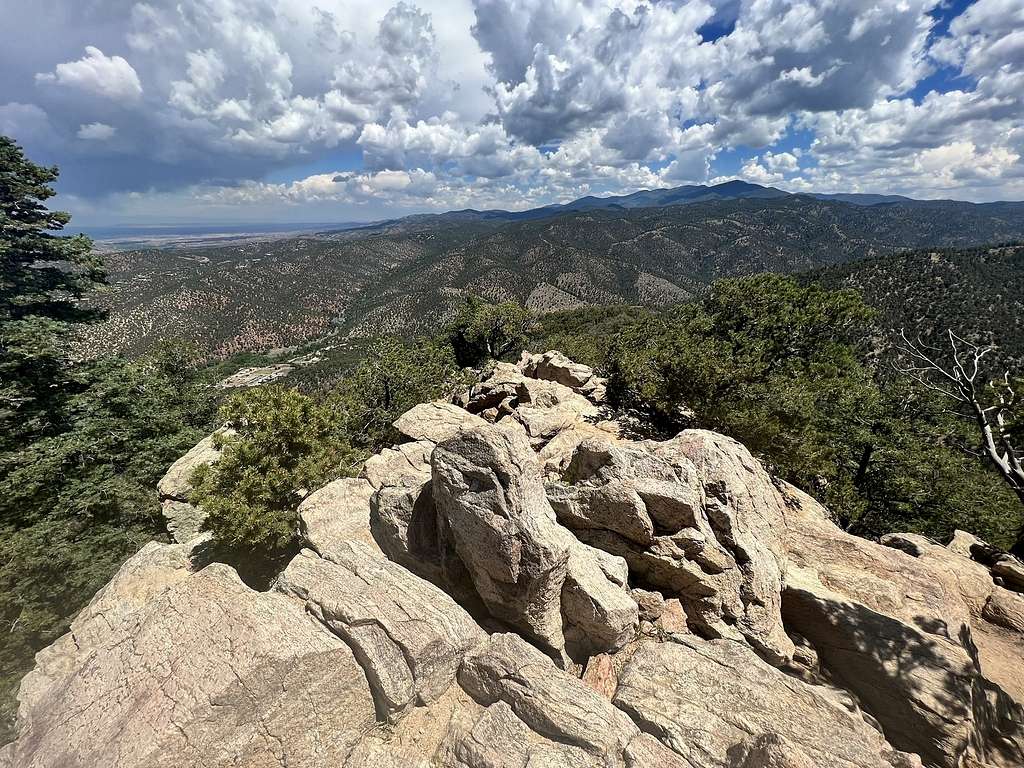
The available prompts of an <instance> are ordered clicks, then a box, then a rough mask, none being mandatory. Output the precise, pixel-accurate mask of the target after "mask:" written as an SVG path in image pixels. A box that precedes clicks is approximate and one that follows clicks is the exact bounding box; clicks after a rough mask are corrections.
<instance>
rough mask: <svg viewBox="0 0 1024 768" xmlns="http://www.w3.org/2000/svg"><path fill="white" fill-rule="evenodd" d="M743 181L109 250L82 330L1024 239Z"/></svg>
mask: <svg viewBox="0 0 1024 768" xmlns="http://www.w3.org/2000/svg"><path fill="white" fill-rule="evenodd" d="M749 187H756V185H746V186H741V185H739V184H737V185H733V186H731V187H728V188H727V189H726V190H725V191H726V192H727V191H730V190H731V191H732V192H734V193H736V194H744V195H745V194H751V195H754V196H747V197H733V198H723V197H716V198H714V199H702V200H697V201H693V200H690V201H689V202H685V203H681V204H666V205H645V206H642V207H626V206H624V205H619V204H615V205H614V206H613V207H591V208H585V209H584V210H568V211H562V212H557V213H554V214H550V213H549V214H548V215H545V216H539V217H525V218H518V219H514V220H506V219H504V218H502V217H501V216H500V215H498V213H495V212H489V213H480V212H471V211H460V212H451V213H447V214H439V215H429V216H410V217H406V218H404V219H397V220H394V221H388V222H384V223H381V224H377V225H371V226H364V227H359V228H354V229H349V230H343V231H328V232H322V233H319V234H316V235H305V236H301V237H294V238H285V239H277V240H273V241H266V242H261V241H256V242H245V243H242V244H236V245H230V246H223V247H212V246H203V247H200V248H176V249H144V250H133V251H125V252H120V253H117V254H114V255H112V256H111V258H110V259H108V263H109V271H110V275H111V283H112V285H111V289H110V290H109V291H108V292H107V293H106V294H105V295H103V296H102V297H101V298H100V300H99V301H100V303H101V304H102V305H103V306H104V307H105V308H107V309H108V311H109V314H110V317H109V319H108V320H107V321H106V322H104V323H103V324H101V325H98V326H96V327H94V328H92V329H91V330H90V331H89V332H88V334H87V336H86V338H85V340H84V342H83V344H82V353H83V354H85V355H89V354H93V353H95V352H97V351H100V350H111V349H113V350H118V351H123V352H125V353H127V354H138V353H139V352H142V351H144V350H145V349H147V348H148V347H150V346H151V345H152V344H153V343H155V342H156V341H157V340H159V339H161V338H166V337H168V336H174V337H183V338H186V339H189V340H191V341H193V342H195V343H196V344H198V345H199V346H200V347H201V348H202V349H204V350H205V351H206V352H207V353H208V354H210V355H211V356H214V357H223V356H226V355H229V354H231V353H233V352H237V351H243V350H256V349H266V348H270V347H285V346H292V345H295V344H300V343H302V342H304V341H307V340H309V339H313V338H316V337H318V336H323V335H324V334H326V333H328V332H336V333H338V334H341V335H343V336H346V337H349V338H363V337H369V336H375V335H378V334H380V333H398V334H410V333H415V332H418V331H424V330H431V329H434V328H436V327H438V326H439V325H441V324H442V323H443V322H444V321H445V320H446V319H447V318H448V317H449V316H450V314H451V312H452V311H453V309H454V307H455V306H456V305H457V304H458V303H459V302H460V301H461V298H462V296H463V295H464V294H465V293H467V292H473V293H477V294H480V295H483V296H486V297H488V298H490V299H493V300H506V299H511V300H516V301H519V302H522V303H524V304H526V305H527V306H529V307H531V308H532V309H535V310H537V311H542V312H543V311H549V310H557V309H567V308H572V307H578V306H588V305H602V304H615V303H628V304H644V305H650V306H661V305H665V304H670V303H673V302H677V301H680V300H684V299H686V298H687V297H689V296H692V295H693V294H694V293H696V292H698V291H700V290H701V289H702V288H703V287H704V286H706V285H708V284H709V283H710V282H712V281H714V280H716V279H718V278H721V277H727V276H734V275H742V274H750V273H755V272H763V271H775V272H801V271H806V270H811V269H817V268H822V267H833V266H837V265H842V264H846V263H849V262H854V261H859V260H862V259H866V258H871V257H884V256H887V255H891V254H896V253H900V252H902V251H906V250H910V249H920V248H924V247H930V248H965V247H971V246H977V245H982V244H991V243H1000V242H1008V241H1014V240H1020V239H1024V204H1020V203H992V204H986V205H975V204H971V203H960V202H953V201H939V202H931V203H927V202H922V201H913V202H912V203H908V204H903V203H892V202H886V203H881V204H875V205H856V204H852V203H849V202H842V201H836V200H822V199H817V198H814V197H810V196H806V195H789V194H786V193H782V192H779V191H778V190H774V191H772V190H770V188H764V187H756V188H754V189H749ZM689 189H691V191H692V190H693V189H696V188H689ZM703 189H704V190H705V192H701V193H700V194H702V195H703V194H705V193H706V190H707V189H709V188H703ZM711 189H714V188H711ZM665 192H669V193H672V192H678V190H675V191H673V190H668V191H665ZM775 192H779V194H778V195H776V194H774V193H775ZM638 194H644V193H638ZM715 194H717V195H721V194H723V191H722V190H720V191H719V192H716V193H715ZM780 195H781V196H780ZM577 202H580V201H577ZM647 202H650V199H647ZM581 204H582V203H581Z"/></svg>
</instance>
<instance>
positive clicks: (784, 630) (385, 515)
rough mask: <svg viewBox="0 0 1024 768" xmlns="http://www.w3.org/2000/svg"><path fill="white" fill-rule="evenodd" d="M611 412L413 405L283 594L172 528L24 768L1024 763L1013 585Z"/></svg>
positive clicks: (585, 394) (322, 507)
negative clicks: (630, 428) (859, 532)
mask: <svg viewBox="0 0 1024 768" xmlns="http://www.w3.org/2000/svg"><path fill="white" fill-rule="evenodd" d="M603 389H604V382H603V381H602V380H601V379H600V378H599V377H598V376H596V375H595V374H594V371H593V370H591V369H589V368H587V367H586V366H581V365H578V364H576V363H573V362H572V361H569V360H567V359H566V358H565V357H564V356H562V355H560V354H559V353H555V352H547V353H544V354H540V355H529V354H524V356H523V358H522V360H521V361H520V364H519V365H518V366H515V365H509V364H499V365H497V366H496V367H495V368H494V369H493V370H491V371H490V372H489V373H488V374H487V375H486V377H485V378H484V379H483V381H481V382H479V383H478V384H476V385H474V386H473V387H472V388H470V389H469V391H468V392H466V393H465V394H464V395H462V396H460V397H458V398H456V400H455V401H453V402H436V403H427V404H424V405H420V406H416V407H415V408H413V409H412V410H410V411H409V412H408V413H406V414H404V415H403V416H402V417H401V418H400V419H398V421H397V422H396V428H397V430H398V432H399V433H400V434H401V435H403V437H404V438H405V439H406V442H402V443H400V444H399V445H396V446H393V447H391V448H387V449H384V450H382V451H381V452H380V453H378V454H377V455H375V456H373V457H371V458H370V459H369V460H368V461H367V462H366V463H365V465H364V466H363V468H362V470H361V471H360V473H359V476H358V477H355V478H344V479H341V480H336V481H334V482H332V483H329V484H328V485H326V486H324V487H323V488H321V489H319V490H316V491H315V492H313V493H311V494H310V495H309V496H308V497H307V498H306V500H305V501H304V502H303V503H302V504H301V505H300V506H299V508H298V510H297V518H298V521H297V522H298V533H299V535H300V537H301V540H302V544H303V548H302V549H301V551H299V552H298V554H296V555H295V556H294V557H293V558H292V559H291V561H290V562H289V563H288V564H287V565H286V567H284V568H283V570H282V571H281V572H280V573H279V574H278V575H277V577H276V579H274V580H273V583H272V584H271V586H270V588H269V589H268V590H267V591H265V592H260V591H255V590H253V589H251V588H250V587H248V586H246V585H245V584H243V583H242V581H241V580H240V579H239V578H238V576H237V574H236V573H235V571H234V570H233V569H232V568H230V567H229V566H227V565H224V564H221V563H217V562H208V559H209V558H210V557H212V556H213V555H212V554H211V552H212V548H210V547H208V546H207V537H206V536H198V537H197V536H194V535H193V533H195V532H196V531H198V524H197V525H196V526H195V530H194V531H186V530H185V526H183V525H182V524H180V523H175V524H174V525H175V528H174V531H173V532H174V533H175V534H176V536H178V537H179V538H189V539H190V541H189V543H187V544H183V543H178V544H157V543H151V544H148V545H147V546H145V547H144V548H143V549H142V550H141V551H140V552H139V553H138V554H136V555H135V556H134V557H133V558H131V559H130V560H128V561H127V562H126V563H125V564H124V566H123V567H122V568H121V570H120V571H119V572H118V574H117V575H116V576H115V577H114V578H113V580H112V581H111V582H110V583H109V584H108V585H107V586H106V587H104V588H103V589H102V590H101V591H100V592H99V593H97V595H96V597H95V598H94V599H93V601H92V602H91V603H90V604H89V605H88V606H87V607H86V608H85V609H84V610H83V611H82V613H81V614H80V615H79V616H78V617H77V618H76V619H75V621H74V623H73V624H72V627H71V631H70V632H69V633H68V634H67V635H65V636H64V637H62V638H61V639H60V640H58V641H57V642H56V643H54V644H53V645H52V646H50V647H49V648H47V649H44V650H43V651H41V652H40V653H39V654H38V656H37V660H36V662H37V663H36V668H35V669H34V670H33V671H32V672H31V673H30V674H29V675H28V676H26V677H25V679H24V681H23V683H22V686H21V692H20V695H19V704H20V708H19V716H18V739H17V740H16V741H15V742H14V743H13V744H10V745H8V746H7V747H5V748H3V749H0V766H3V768H14V767H15V766H17V768H93V767H94V766H104V768H136V767H138V768H143V766H145V767H146V768H150V767H151V766H156V767H157V768H159V767H160V766H167V767H168V768H170V766H174V767H175V768H178V767H182V768H200V767H202V768H222V767H223V768H227V767H228V766H233V767H237V766H245V767H248V766H260V767H262V766H268V767H271V766H272V767H274V768H278V767H279V766H289V768H307V767H308V768H321V767H322V768H328V767H330V768H513V767H514V768H542V767H544V766H551V767H552V768H554V766H569V767H570V768H573V767H578V768H832V767H833V766H834V767H836V768H916V767H920V766H938V767H940V768H1011V767H1013V768H1017V767H1019V766H1020V765H1024V710H1022V708H1021V703H1022V702H1024V664H1022V663H1021V659H1022V656H1024V595H1022V594H1021V593H1020V592H1019V590H1018V585H1019V584H1020V582H1019V581H1017V573H1018V572H1017V566H1018V565H1019V563H1018V562H1017V561H1016V560H1014V559H1012V558H1010V557H1009V556H1007V555H1005V554H1004V553H1001V552H998V551H997V550H994V549H993V548H992V547H989V546H988V545H987V544H985V543H984V542H981V541H979V540H977V539H974V538H973V537H971V536H970V535H969V534H966V533H963V532H958V533H957V536H956V537H954V540H953V542H951V544H950V545H949V546H948V547H943V546H940V545H938V544H936V543H935V542H932V541H929V540H928V539H925V538H923V537H920V536H915V535H911V534H894V535H890V536H887V537H885V539H884V540H883V543H875V542H871V541H867V540H865V539H861V538H857V537H855V536H851V535H849V534H847V533H845V532H843V531H841V530H840V529H839V528H837V527H836V526H835V525H834V524H833V523H832V522H831V521H830V520H829V517H828V514H827V512H826V511H825V510H824V509H822V508H821V507H820V506H819V505H818V504H817V503H816V502H815V501H814V500H813V499H811V498H810V497H808V496H806V495H805V494H803V493H801V492H800V491H798V490H796V489H795V488H792V487H790V486H787V485H786V484H784V483H781V482H778V481H775V480H773V479H772V478H771V477H769V475H768V474H767V472H766V471H765V470H764V468H763V467H762V466H761V464H760V463H759V462H758V461H757V460H756V459H755V458H754V457H752V456H751V455H750V453H749V452H748V451H747V450H746V449H745V448H744V447H743V446H741V445H739V444H738V443H736V442H735V441H733V440H730V439H728V438H725V437H723V436H721V435H717V434H714V433H711V432H705V431H701V430H686V431H684V432H682V433H680V434H679V435H677V436H676V437H674V438H672V439H670V440H664V441H653V440H629V439H625V438H624V437H623V436H622V434H621V433H620V430H619V429H618V426H617V424H616V422H615V421H614V420H613V419H610V418H609V417H610V416H612V415H613V414H610V413H609V412H608V411H607V408H606V407H605V406H604V405H602V403H603ZM212 460H216V455H215V452H214V451H213V450H212V440H210V439H208V440H207V441H204V443H201V444H200V445H199V446H197V447H196V449H194V450H193V451H191V452H190V453H189V454H188V455H187V456H186V457H183V459H182V460H181V461H180V462H178V463H176V464H175V466H174V467H173V468H172V470H171V471H170V472H168V475H167V477H165V479H164V481H162V482H161V488H160V490H161V493H162V494H163V496H164V498H165V503H170V502H174V503H176V504H186V505H187V494H188V485H187V481H188V475H189V473H190V472H191V469H192V468H194V467H195V466H197V465H198V464H200V463H204V462H207V461H212Z"/></svg>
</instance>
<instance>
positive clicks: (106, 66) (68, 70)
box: [36, 45, 142, 101]
mask: <svg viewBox="0 0 1024 768" xmlns="http://www.w3.org/2000/svg"><path fill="white" fill-rule="evenodd" d="M36 80H38V81H39V82H44V83H56V84H57V85H63V86H66V87H68V88H77V89H79V90H82V91H86V92H88V93H94V94H97V95H99V96H104V97H106V98H108V99H124V100H126V101H135V100H137V99H138V98H139V97H141V96H142V83H141V82H139V76H138V74H136V72H135V69H134V68H132V65H131V64H129V63H128V62H127V61H126V60H125V59H123V58H122V57H120V56H107V55H106V54H104V53H103V51H101V50H100V49H99V48H95V47H93V46H91V45H89V46H86V49H85V56H83V57H82V58H81V59H78V60H77V61H68V62H65V63H63V64H58V65H57V67H56V69H55V70H54V71H53V72H48V73H43V72H41V73H39V74H37V75H36Z"/></svg>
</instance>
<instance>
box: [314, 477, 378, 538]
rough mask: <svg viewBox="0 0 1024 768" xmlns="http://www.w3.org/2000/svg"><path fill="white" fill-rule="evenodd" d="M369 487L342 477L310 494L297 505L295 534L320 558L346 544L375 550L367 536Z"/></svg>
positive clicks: (365, 483)
mask: <svg viewBox="0 0 1024 768" xmlns="http://www.w3.org/2000/svg"><path fill="white" fill-rule="evenodd" d="M372 495H373V486H372V485H370V483H369V482H368V481H367V480H366V479H364V478H361V477H345V478H342V479H340V480H335V481H334V482H332V483H328V484H327V485H325V486H324V487H323V488H321V489H320V490H318V491H316V492H314V493H311V494H310V495H309V496H307V497H306V499H305V500H304V501H303V502H302V503H301V504H300V505H299V509H298V512H299V532H300V534H301V535H302V538H303V539H304V540H305V541H306V543H307V544H308V545H309V546H310V547H311V548H312V549H314V550H316V551H317V552H319V553H320V554H321V555H322V554H324V553H325V552H330V551H333V550H334V549H337V548H338V547H339V546H341V545H342V544H345V543H347V542H350V541H361V542H362V543H364V544H366V545H368V546H370V547H373V548H376V547H377V543H376V542H375V541H374V538H373V536H372V535H371V533H370V497H371V496H372Z"/></svg>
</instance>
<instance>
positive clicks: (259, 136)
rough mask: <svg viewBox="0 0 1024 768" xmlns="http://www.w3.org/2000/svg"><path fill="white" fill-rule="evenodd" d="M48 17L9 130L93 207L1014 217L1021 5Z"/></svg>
mask: <svg viewBox="0 0 1024 768" xmlns="http://www.w3.org/2000/svg"><path fill="white" fill-rule="evenodd" d="M32 5H33V8H36V7H37V6H38V7H37V9H36V10H33V8H29V7H28V5H27V4H26V5H25V7H21V6H19V7H18V8H16V9H15V10H14V14H15V16H16V18H14V19H12V21H14V22H17V23H18V24H22V25H24V24H33V23H34V24H42V23H43V15H44V14H45V15H46V17H47V19H55V21H50V22H47V23H49V24H50V27H48V28H50V29H51V30H52V34H51V35H49V36H48V42H49V45H43V46H32V45H29V43H28V42H25V41H21V40H18V39H12V40H11V41H8V45H6V46H5V47H4V49H0V66H2V67H3V69H4V71H5V74H6V73H9V75H8V77H7V80H8V82H9V83H10V85H9V86H8V89H7V92H6V93H5V97H6V100H7V102H8V103H7V104H6V105H2V106H0V129H3V130H5V131H7V132H10V133H13V134H14V135H15V136H17V137H19V138H22V139H23V140H24V141H25V142H26V143H27V144H28V145H29V149H30V150H31V149H33V148H35V149H38V150H39V151H45V152H46V153H47V156H48V157H54V158H56V159H58V160H60V162H61V165H62V166H63V167H64V174H63V183H64V184H65V185H66V186H65V189H67V190H69V191H72V192H74V193H76V194H78V195H79V196H80V197H81V199H99V198H100V197H102V196H104V195H111V194H116V193H132V194H133V195H136V196H138V195H142V196H149V197H148V199H150V200H156V199H160V200H161V201H165V202H166V203H167V205H172V206H179V207H181V208H182V209H185V208H186V206H185V205H184V203H183V202H182V201H183V200H185V199H195V200H202V201H203V204H204V205H206V206H207V208H209V206H213V208H212V209H211V210H220V211H224V210H228V209H231V208H232V207H234V209H235V210H239V211H241V210H244V209H245V207H246V206H258V205H268V206H269V205H273V204H274V201H276V202H279V203H285V204H286V205H291V206H295V205H300V204H302V205H320V204H322V205H334V206H337V210H339V211H346V210H349V208H350V207H351V209H352V210H354V211H357V212H358V213H359V215H360V216H361V217H362V216H364V215H365V214H364V213H363V212H365V211H367V210H370V209H374V210H377V211H378V212H380V213H385V212H386V213H388V214H394V213H397V212H399V211H402V210H434V209H438V208H443V207H463V206H467V205H468V206H473V207H486V206H488V205H494V206H500V207H505V208H520V207H527V206H529V205H535V204H544V203H549V202H556V201H564V200H568V199H571V198H572V197H575V196H579V195H582V194H605V193H621V192H629V191H633V190H635V189H639V188H643V187H656V186H669V185H675V184H682V183H703V182H708V181H713V180H717V179H719V178H728V177H740V178H745V179H747V180H750V181H755V182H758V183H765V184H773V185H777V186H780V187H783V188H787V189H796V190H811V189H821V190H822V191H838V190H863V191H877V192H890V191H891V192H902V193H905V194H917V195H936V196H940V195H954V194H963V195H965V196H969V197H973V198H976V199H993V198H996V197H1013V196H1018V197H1019V196H1024V188H1022V186H1021V184H1022V176H1024V174H1022V165H1021V164H1022V160H1021V158H1022V157H1024V130H1022V129H1021V125H1024V107H1022V103H1024V100H1022V99H1021V98H1020V94H1021V93H1022V92H1024V7H1022V6H1021V4H1020V3H1019V2H1015V0H977V2H974V3H973V4H971V5H969V6H968V7H967V8H966V9H965V10H963V11H962V12H960V13H959V14H958V15H956V14H955V12H954V11H953V10H952V9H951V8H950V7H948V6H947V4H944V3H941V2H940V0H900V1H899V2H886V3H880V2H877V0H843V1H842V2H824V1H821V0H813V1H812V0H799V1H798V2H794V1H793V0H756V1H754V0H742V1H741V0H673V2H659V1H655V0H585V1H584V2H577V1H575V0H392V2H389V3H384V4H381V3H379V2H373V1H372V0H317V2H316V3H309V2H305V1H304V0H122V2H120V3H117V4H112V5H110V6H102V7H99V8H94V7H92V6H89V7H88V8H86V7H85V6H83V5H81V4H75V3H72V2H71V0H38V3H35V4H32ZM115 6H116V7H115ZM90 9H91V10H90ZM939 18H942V19H943V22H942V23H941V24H940V23H939V22H938V21H937V19H939ZM61 24H64V25H65V26H63V27H62V26H61ZM709 29H713V30H714V31H713V32H709V31H708V30H709ZM85 42H88V43H90V45H89V46H88V47H87V48H86V49H85V55H84V56H82V55H81V52H82V48H81V46H82V45H83V44H84V43H85ZM104 51H109V52H119V53H121V54H122V55H107V54H106V53H104ZM129 60H130V63H129ZM926 78H927V79H926ZM923 83H928V84H930V86H931V88H932V91H931V92H928V93H926V92H924V91H925V89H924V87H923V85H922V84H923ZM72 93H73V94H74V96H73V97H72ZM115 135H116V139H117V140H116V142H113V141H111V139H112V138H113V137H114V136H115ZM115 152H116V157H115V158H113V159H112V154H113V153H115ZM325 169H336V170H330V171H325ZM268 178H272V179H281V178H294V181H285V182H276V181H275V182H268V181H266V179H268ZM116 199H117V200H118V201H119V203H124V204H126V205H127V202H125V201H128V200H130V199H138V197H136V198H129V197H128V195H127V194H120V195H119V196H117V197H116ZM212 201H216V202H215V203H214V202H212ZM102 207H103V206H99V205H98V206H97V209H101V208H102ZM207 208H204V207H203V206H200V207H199V208H198V209H195V210H199V211H201V212H205V211H206V210H207ZM392 208H394V209H395V210H392ZM147 210H148V209H147ZM188 210H193V209H191V208H189V209H188Z"/></svg>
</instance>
